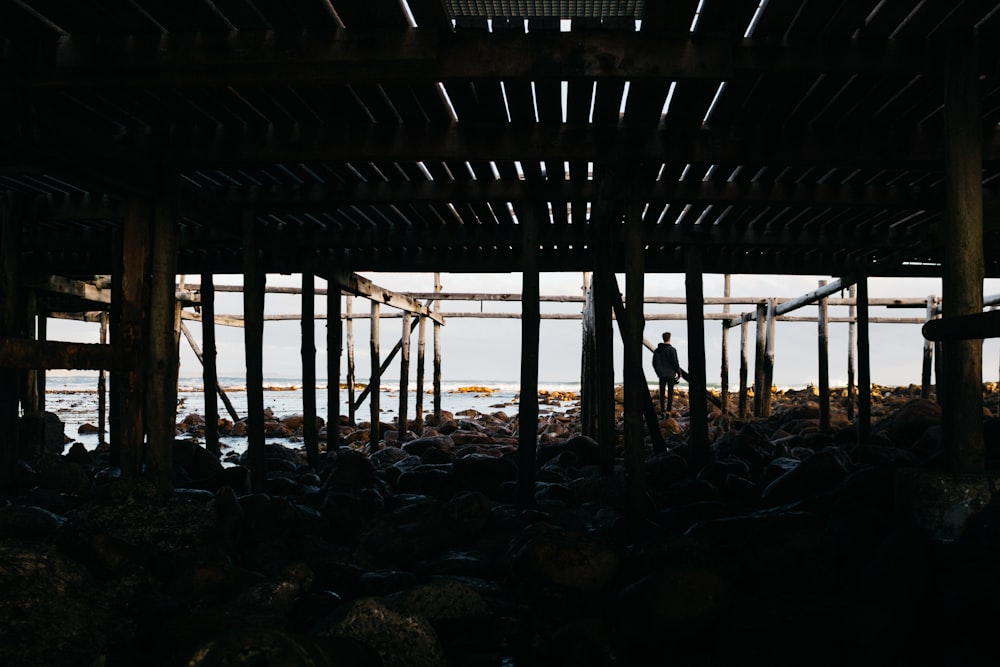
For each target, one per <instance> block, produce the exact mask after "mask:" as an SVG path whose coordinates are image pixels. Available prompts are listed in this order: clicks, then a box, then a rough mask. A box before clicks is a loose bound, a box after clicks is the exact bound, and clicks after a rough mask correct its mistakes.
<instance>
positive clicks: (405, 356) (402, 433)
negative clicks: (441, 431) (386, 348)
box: [396, 312, 413, 442]
mask: <svg viewBox="0 0 1000 667" xmlns="http://www.w3.org/2000/svg"><path fill="white" fill-rule="evenodd" d="M412 323H413V315H412V314H411V313H409V312H406V313H403V332H402V337H401V339H400V340H401V342H402V345H403V346H402V352H401V353H400V358H399V417H398V418H397V419H396V423H397V429H398V431H399V440H400V442H402V441H403V440H405V439H406V431H407V413H408V412H409V408H410V406H409V403H410V330H411V329H412V326H411V325H412Z"/></svg>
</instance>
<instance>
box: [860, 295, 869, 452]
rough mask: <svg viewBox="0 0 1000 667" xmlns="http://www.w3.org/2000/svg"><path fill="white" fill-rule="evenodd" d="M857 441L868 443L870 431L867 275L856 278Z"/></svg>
mask: <svg viewBox="0 0 1000 667" xmlns="http://www.w3.org/2000/svg"><path fill="white" fill-rule="evenodd" d="M857 285H858V298H857V306H858V442H859V443H862V444H868V442H870V441H871V431H872V372H871V353H870V350H869V348H870V345H869V341H870V337H869V328H868V276H862V277H860V278H859V279H858V283H857Z"/></svg>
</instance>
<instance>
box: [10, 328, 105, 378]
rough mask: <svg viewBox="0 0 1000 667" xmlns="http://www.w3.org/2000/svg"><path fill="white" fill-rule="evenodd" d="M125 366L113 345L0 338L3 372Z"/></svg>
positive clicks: (97, 368) (95, 368) (96, 368)
mask: <svg viewBox="0 0 1000 667" xmlns="http://www.w3.org/2000/svg"><path fill="white" fill-rule="evenodd" d="M124 366H125V362H124V361H123V360H122V359H121V356H120V355H117V354H116V352H115V350H114V348H113V347H112V346H110V345H101V344H99V343H65V342H62V341H40V340H33V339H30V338H10V337H6V336H4V337H0V368H18V369H24V370H28V369H47V370H53V369H68V370H99V369H102V368H104V369H120V368H123V367H124Z"/></svg>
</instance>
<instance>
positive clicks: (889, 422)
mask: <svg viewBox="0 0 1000 667" xmlns="http://www.w3.org/2000/svg"><path fill="white" fill-rule="evenodd" d="M940 424H941V406H939V405H938V404H937V403H935V402H934V401H931V400H928V399H926V398H917V399H914V400H911V401H908V402H907V403H904V404H903V405H902V406H901V407H900V408H899V409H897V410H895V411H893V412H891V413H890V414H889V415H888V416H886V417H885V418H884V419H881V420H879V421H878V422H877V423H875V424H874V425H873V426H872V434H873V435H874V434H880V433H882V434H885V435H886V436H887V437H888V438H889V440H890V441H891V442H892V443H893V444H895V445H897V446H901V447H909V446H912V445H913V444H914V443H915V442H917V440H919V439H920V437H921V436H922V435H923V434H924V432H925V431H927V429H929V428H931V427H932V426H938V425H940Z"/></svg>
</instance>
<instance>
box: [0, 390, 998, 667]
mask: <svg viewBox="0 0 1000 667" xmlns="http://www.w3.org/2000/svg"><path fill="white" fill-rule="evenodd" d="M984 391H985V392H986V397H987V409H986V411H985V414H984V429H985V432H986V438H987V442H988V443H991V446H990V447H989V457H990V459H989V460H990V464H991V466H992V467H993V468H994V469H996V468H1000V465H998V464H1000V449H998V445H997V444H996V443H1000V432H998V430H1000V420H998V419H997V391H996V387H995V386H992V385H990V386H986V387H984ZM873 398H874V406H873V416H874V426H873V435H872V438H871V442H868V443H863V444H858V443H857V437H856V434H855V431H854V428H853V426H852V425H851V424H850V423H849V422H848V420H847V417H846V414H845V412H844V409H843V406H844V402H845V400H846V398H845V397H844V396H843V394H842V393H839V394H835V396H834V410H833V419H832V423H833V427H832V429H831V430H830V431H829V432H821V431H820V430H819V428H818V406H817V404H816V402H815V396H814V395H813V392H812V391H811V390H804V391H798V392H784V393H779V394H777V395H776V396H775V399H774V402H773V416H772V417H770V418H768V419H751V420H746V421H744V420H741V419H739V418H738V417H737V416H735V415H734V414H732V413H731V412H723V411H721V410H719V408H718V407H717V406H715V405H714V404H713V403H711V402H710V403H709V407H710V410H711V438H712V441H713V444H712V454H713V460H712V461H711V462H710V463H709V464H708V465H707V466H705V467H704V468H702V469H700V470H693V469H691V468H690V467H689V466H688V458H687V444H686V441H685V432H686V429H687V396H686V395H684V394H682V395H681V396H680V397H679V398H678V399H677V400H676V403H675V408H676V409H675V411H674V413H673V414H672V415H670V416H666V417H665V418H664V419H663V421H662V422H661V430H662V431H663V433H664V435H665V437H666V438H667V445H668V449H667V451H666V452H663V453H655V452H654V451H653V449H652V447H651V446H647V460H646V480H645V481H646V485H647V491H648V494H647V496H648V497H647V507H646V508H645V511H644V512H643V513H642V515H641V516H636V515H635V514H634V513H630V512H629V511H628V509H627V498H628V496H627V493H626V489H625V481H624V465H623V463H622V461H621V446H620V443H619V461H618V465H617V466H616V470H615V474H614V475H613V476H612V477H610V478H606V477H603V476H602V475H601V474H600V470H599V467H598V465H597V463H598V443H596V442H595V441H594V440H592V439H590V438H588V437H584V436H581V435H579V433H578V424H577V423H576V421H575V419H574V416H573V413H572V411H571V412H570V413H569V414H567V415H558V416H552V417H551V418H548V419H547V420H546V421H543V422H542V423H540V424H539V448H538V470H537V480H538V481H537V484H536V487H535V496H534V498H535V502H534V505H533V507H531V508H530V509H528V510H525V511H519V510H518V509H516V507H515V505H514V498H515V479H516V477H517V455H516V453H517V431H518V426H519V425H518V423H517V420H516V418H514V419H511V418H509V417H507V416H506V415H505V414H504V413H502V412H497V413H493V414H478V413H470V414H459V415H450V414H447V415H444V416H443V418H442V420H441V422H440V423H424V424H422V425H419V426H418V425H416V424H413V425H412V428H413V430H414V431H418V432H414V433H407V434H403V435H402V436H401V435H400V434H399V433H398V432H397V431H395V430H394V428H393V427H392V426H390V425H388V424H383V425H381V428H380V432H381V434H382V437H381V439H380V440H379V442H377V443H373V442H369V439H368V433H369V432H370V429H369V428H368V426H367V425H365V424H359V425H358V427H357V428H352V427H349V426H347V425H341V427H340V435H341V437H342V440H343V442H344V443H345V446H343V447H342V448H340V449H339V450H336V451H326V450H325V447H324V453H323V455H322V461H321V464H320V466H319V468H318V469H316V470H314V469H311V468H310V467H309V465H308V464H307V462H306V460H305V457H304V454H303V452H302V451H301V450H300V449H299V448H298V447H296V446H295V443H294V442H289V445H288V446H285V445H279V444H269V445H267V462H268V480H267V488H266V490H265V492H264V493H249V488H248V487H249V484H248V470H247V468H246V467H245V466H244V465H243V462H242V461H241V460H239V459H238V457H235V458H236V460H232V461H227V462H226V463H227V465H224V464H223V462H221V461H219V460H218V459H217V458H215V457H214V456H212V455H211V454H210V453H209V452H207V451H206V450H205V449H204V447H202V446H200V444H199V443H198V437H199V428H201V426H203V424H202V423H201V422H200V418H199V417H197V416H190V417H188V418H186V419H185V420H184V421H183V422H182V423H181V424H179V426H178V436H177V440H176V442H175V449H174V460H175V463H176V469H175V487H176V489H175V491H174V492H173V493H172V494H170V495H164V494H161V493H159V492H157V491H156V490H155V489H153V488H152V487H150V486H148V485H147V484H145V483H144V482H142V481H138V480H131V481H125V480H121V479H119V478H118V477H117V476H116V473H115V470H114V469H113V468H111V466H110V465H109V463H108V458H107V453H106V452H104V451H101V450H100V449H99V450H98V451H96V452H90V451H87V450H86V449H85V448H83V447H82V446H81V445H79V443H77V444H73V445H71V446H70V447H69V448H68V449H67V450H66V451H65V452H64V451H63V447H62V442H61V440H59V438H57V437H56V436H55V435H54V433H55V432H56V431H57V430H58V427H57V425H56V423H55V422H53V421H52V418H51V417H47V416H44V415H43V416H37V415H34V416H31V419H32V420H34V421H32V422H31V423H26V427H25V428H24V429H22V430H24V431H25V432H27V433H31V434H35V435H36V436H37V437H35V438H33V439H29V441H27V442H25V443H23V446H22V451H21V455H22V456H21V458H22V460H21V462H20V463H19V468H18V478H19V484H20V489H19V490H18V492H17V494H16V495H15V496H13V497H10V498H8V499H6V502H5V503H4V506H3V507H2V508H0V591H2V593H0V596H2V599H3V603H2V604H0V664H4V665H11V666H20V665H32V666H33V665H39V666H41V665H94V666H97V665H102V666H104V665H108V666H117V665H122V666H124V665H136V664H147V665H289V666H293V665H334V666H338V667H339V666H344V667H346V666H352V667H367V666H372V667H375V666H380V665H381V666H384V667H433V666H439V665H440V666H443V665H452V666H457V667H465V666H468V667H478V666H483V667H486V666H489V667H501V666H504V667H506V666H514V665H517V666H527V665H531V666H534V665H574V666H583V667H586V666H594V667H597V666H610V665H667V664H669V665H698V666H703V665H758V664H771V665H783V664H795V665H803V664H809V665H825V664H830V665H832V664H837V665H842V664H886V665H890V664H908V663H913V664H949V665H959V664H984V663H978V662H976V661H977V660H979V659H981V658H982V657H983V656H984V655H988V654H989V653H988V652H992V653H995V652H996V650H997V649H996V648H995V647H994V644H995V643H996V640H995V639H994V636H995V632H994V621H995V620H996V618H997V614H996V611H995V600H996V599H997V597H998V595H1000V568H998V567H997V566H996V563H998V562H1000V539H998V534H1000V508H997V507H994V506H992V505H991V506H990V507H987V508H986V509H985V510H984V511H983V512H981V513H980V514H979V515H978V517H977V518H976V519H975V520H974V521H972V522H970V524H969V525H968V526H967V529H966V530H965V532H964V534H963V535H962V536H961V538H960V539H958V540H956V541H954V542H949V543H941V542H936V541H932V540H930V539H928V538H927V536H926V535H924V534H922V533H921V532H920V531H918V530H914V529H912V528H909V527H907V525H906V523H905V522H904V521H901V520H900V516H899V500H898V498H897V495H896V492H895V486H896V478H897V476H898V474H899V471H900V470H904V469H913V468H924V469H928V470H933V469H935V468H937V467H939V466H940V455H939V450H940V446H941V441H942V439H943V438H945V437H947V434H942V433H941V429H940V411H939V408H938V406H937V405H936V404H935V403H933V402H931V401H928V400H924V399H921V398H919V388H915V387H906V388H888V387H876V388H875V391H874V392H873ZM619 407H620V406H619ZM25 419H26V420H28V419H29V418H28V417H26V418H25ZM297 419H298V422H296V421H295V418H288V417H286V418H284V419H273V420H272V422H273V423H271V424H269V428H270V429H271V430H272V433H281V434H282V437H285V436H287V437H289V438H290V439H292V440H294V438H295V437H296V431H297V429H301V417H298V418H297ZM279 427H280V429H279ZM324 433H325V430H324ZM46 435H48V438H46V437H45V436H46ZM620 436H621V429H619V438H620ZM994 505H995V503H994Z"/></svg>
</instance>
